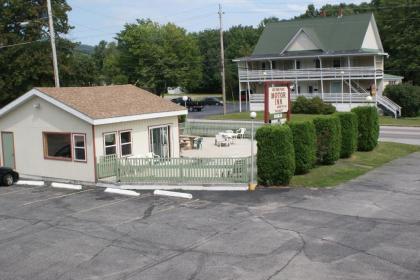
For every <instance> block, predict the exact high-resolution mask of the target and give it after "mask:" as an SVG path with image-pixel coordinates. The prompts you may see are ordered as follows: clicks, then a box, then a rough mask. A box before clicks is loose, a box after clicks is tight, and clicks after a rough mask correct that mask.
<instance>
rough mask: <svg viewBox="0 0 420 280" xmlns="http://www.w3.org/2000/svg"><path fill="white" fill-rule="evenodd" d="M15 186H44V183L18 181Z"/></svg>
mask: <svg viewBox="0 0 420 280" xmlns="http://www.w3.org/2000/svg"><path fill="white" fill-rule="evenodd" d="M15 184H16V185H28V186H45V182H44V181H27V180H19V181H17V182H16V183H15Z"/></svg>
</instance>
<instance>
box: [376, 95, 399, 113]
mask: <svg viewBox="0 0 420 280" xmlns="http://www.w3.org/2000/svg"><path fill="white" fill-rule="evenodd" d="M376 102H377V103H378V105H381V106H383V107H384V108H386V109H387V110H389V111H390V112H391V113H393V114H394V117H395V118H398V117H401V106H399V105H398V104H397V103H395V102H394V101H392V100H391V99H389V98H388V97H386V96H384V95H377V96H376Z"/></svg>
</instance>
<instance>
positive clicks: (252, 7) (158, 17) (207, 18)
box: [67, 0, 362, 46]
mask: <svg viewBox="0 0 420 280" xmlns="http://www.w3.org/2000/svg"><path fill="white" fill-rule="evenodd" d="M340 2H345V3H360V2H362V1H358V0H355V1H343V0H341V1H337V0H330V1H325V0H313V1H308V0H201V1H198V0H67V3H68V4H69V5H70V6H71V7H72V11H71V12H70V13H69V22H70V25H72V26H73V27H74V29H72V30H71V31H70V32H69V34H68V35H67V38H69V39H71V40H74V41H76V42H81V43H83V44H88V45H92V46H93V45H96V44H98V42H99V41H101V40H106V41H112V40H114V39H113V38H114V37H115V35H116V33H118V32H119V31H121V30H122V29H123V27H124V24H126V23H134V22H135V21H136V19H139V18H150V19H151V20H153V21H156V22H159V23H161V24H165V23H167V22H173V23H175V24H176V25H178V26H181V27H183V28H185V29H186V30H187V31H189V32H194V31H200V30H204V29H211V28H218V27H219V18H218V14H217V12H218V8H219V7H218V5H219V3H220V4H221V5H222V9H223V12H224V15H223V27H224V29H228V28H229V27H230V26H233V25H239V24H241V25H253V26H256V25H258V23H260V21H261V20H262V19H263V18H266V17H270V16H276V17H278V18H280V19H290V18H292V17H294V16H296V15H299V14H301V13H303V12H305V10H306V7H307V6H308V5H309V4H314V5H315V7H317V8H320V7H321V6H322V5H324V4H327V3H328V4H338V3H340Z"/></svg>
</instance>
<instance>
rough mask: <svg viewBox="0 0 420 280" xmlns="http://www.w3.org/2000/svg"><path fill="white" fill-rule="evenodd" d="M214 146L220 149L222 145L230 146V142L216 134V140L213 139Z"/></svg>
mask: <svg viewBox="0 0 420 280" xmlns="http://www.w3.org/2000/svg"><path fill="white" fill-rule="evenodd" d="M214 144H215V145H216V146H218V147H221V146H223V145H225V146H230V141H229V140H228V139H226V138H225V137H223V136H222V135H220V134H217V135H216V138H215V139H214Z"/></svg>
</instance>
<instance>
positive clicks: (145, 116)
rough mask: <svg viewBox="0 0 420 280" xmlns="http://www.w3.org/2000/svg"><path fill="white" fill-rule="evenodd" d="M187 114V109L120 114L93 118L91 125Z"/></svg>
mask: <svg viewBox="0 0 420 280" xmlns="http://www.w3.org/2000/svg"><path fill="white" fill-rule="evenodd" d="M187 114H188V110H180V111H168V112H157V113H148V114H140V115H131V116H120V117H113V118H103V119H95V120H93V125H104V124H112V123H122V122H130V121H138V120H149V119H157V118H166V117H175V116H182V115H187Z"/></svg>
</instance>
